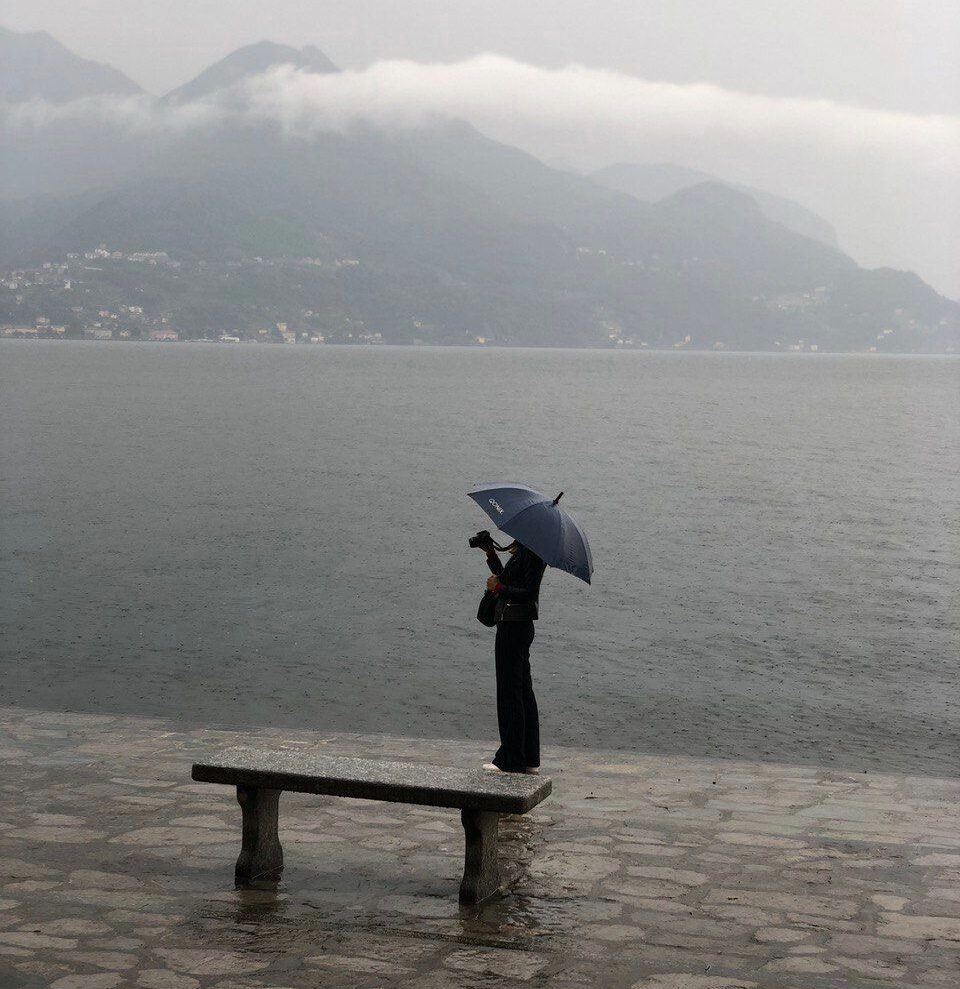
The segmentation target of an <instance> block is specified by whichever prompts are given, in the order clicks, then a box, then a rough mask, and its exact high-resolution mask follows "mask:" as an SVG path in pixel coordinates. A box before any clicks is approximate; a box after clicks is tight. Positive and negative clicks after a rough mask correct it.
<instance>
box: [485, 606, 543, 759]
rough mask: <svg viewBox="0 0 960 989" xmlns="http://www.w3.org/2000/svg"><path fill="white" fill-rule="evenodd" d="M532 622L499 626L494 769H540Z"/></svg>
mask: <svg viewBox="0 0 960 989" xmlns="http://www.w3.org/2000/svg"><path fill="white" fill-rule="evenodd" d="M531 642H533V622H532V621H506V622H499V623H498V624H497V641H496V646H495V651H496V660H497V723H498V724H499V726H500V748H499V749H497V754H496V755H495V756H494V757H493V762H494V765H496V766H499V767H500V768H501V769H505V770H508V771H510V770H520V769H523V768H524V767H526V766H539V765H540V716H539V714H538V713H537V699H536V697H534V696H533V680H532V678H531V677H530V643H531Z"/></svg>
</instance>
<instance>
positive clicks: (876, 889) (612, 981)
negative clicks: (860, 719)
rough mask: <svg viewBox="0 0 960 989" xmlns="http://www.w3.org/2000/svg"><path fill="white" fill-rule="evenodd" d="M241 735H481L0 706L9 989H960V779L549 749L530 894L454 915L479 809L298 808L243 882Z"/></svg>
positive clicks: (379, 745) (478, 751)
mask: <svg viewBox="0 0 960 989" xmlns="http://www.w3.org/2000/svg"><path fill="white" fill-rule="evenodd" d="M237 742H244V743H248V742H263V743H265V744H269V745H273V746H277V745H283V746H293V747H297V746H319V747H321V748H323V749H324V750H325V751H329V752H331V753H339V754H345V755H356V756H373V757H381V758H382V757H386V756H390V757H397V758H411V759H419V760H422V761H425V762H434V763H438V762H439V763H449V764H455V765H465V766H467V765H475V764H476V763H477V761H478V760H480V759H482V758H485V757H487V756H489V752H488V751H487V749H486V748H485V747H483V746H480V745H477V744H476V743H462V742H442V741H423V740H413V739H394V738H387V737H383V736H343V735H341V736H332V735H322V734H314V733H307V732H300V733H297V732H287V731H284V732H278V731H270V730H251V731H244V732H230V731H220V730H217V731H203V730H196V729H186V728H183V727H180V726H177V725H176V724H173V723H169V722H161V721H155V720H146V719H139V718H130V717H94V716H89V715H68V714H56V713H42V712H31V711H22V710H17V709H9V708H0V795H2V802H0V987H2V989H19V987H46V986H51V987H53V989H115V987H136V989H253V987H270V989H306V987H311V989H313V987H320V986H322V987H325V989H326V987H341V986H342V987H351V989H373V987H376V986H384V987H387V986H403V987H405V989H407V987H409V989H450V987H452V989H457V987H465V989H473V987H481V986H484V987H487V986H494V987H512V986H527V987H537V986H551V987H557V989H562V987H583V986H602V987H608V986H609V987H636V989H754V987H762V989H826V987H836V986H875V987H883V986H926V987H941V989H957V987H960V815H958V810H960V780H942V779H930V778H921V777H903V776H892V775H873V774H871V775H867V774H863V775H856V776H849V775H844V774H843V773H838V772H834V771H827V770H820V771H818V770H814V769H808V768H797V767H793V766H786V765H780V766H778V765H759V764H752V763H743V762H731V761H719V760H718V761H706V760H697V759H667V758H661V757H648V756H636V757H630V758H624V756H623V755H622V754H617V755H615V756H614V755H609V756H608V755H605V754H603V753H598V752H587V751H575V750H569V749H553V750H548V752H547V759H546V769H547V770H548V771H550V772H551V774H552V775H553V777H554V795H553V796H552V797H551V798H549V799H548V800H547V801H546V802H545V803H544V804H542V805H541V806H540V807H539V808H537V809H536V810H535V811H534V812H533V813H531V814H530V815H528V816H526V817H523V818H517V819H513V818H510V819H506V823H505V825H504V826H503V828H502V830H503V832H504V835H503V839H502V842H501V844H502V855H503V858H504V861H505V865H506V867H507V869H508V870H509V872H510V873H511V875H512V876H513V883H512V886H511V887H510V891H509V892H508V893H507V894H506V895H504V896H503V897H501V898H498V899H496V900H494V901H492V902H489V903H488V904H486V905H485V906H484V907H483V908H481V909H479V910H466V909H462V908H460V907H459V906H458V903H457V885H458V882H459V878H460V874H461V871H462V864H463V862H462V856H463V835H462V830H461V827H460V823H459V818H458V816H457V813H456V812H455V811H447V810H439V809H437V810H435V809H431V808H422V807H419V808H418V807H407V806H402V805H397V804H383V803H371V802H367V801H349V800H343V799H338V798H332V797H315V796H309V795H304V794H284V796H283V797H282V799H281V817H280V822H281V837H282V840H283V844H284V851H285V856H286V862H287V866H286V871H285V873H284V878H283V881H282V882H281V883H280V884H279V886H277V887H271V886H264V887H262V888H256V889H250V890H241V891H238V890H235V889H234V888H233V881H232V877H233V863H234V860H235V859H236V855H237V851H238V847H239V824H240V812H239V808H238V806H237V804H236V801H235V798H234V795H233V792H232V790H230V789H229V788H227V787H218V786H211V785H209V784H195V783H192V782H191V781H190V764H191V762H192V761H193V759H194V757H195V756H197V755H199V754H201V753H203V752H204V751H209V749H210V748H212V747H218V746H221V745H227V744H231V745H232V744H236V743H237Z"/></svg>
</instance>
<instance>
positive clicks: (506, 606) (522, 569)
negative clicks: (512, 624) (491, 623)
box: [487, 546, 547, 622]
mask: <svg viewBox="0 0 960 989" xmlns="http://www.w3.org/2000/svg"><path fill="white" fill-rule="evenodd" d="M487 565H488V566H489V567H490V569H491V570H492V571H493V572H494V573H495V574H496V575H497V579H498V581H499V584H498V586H497V591H496V595H497V607H496V611H495V612H494V614H495V617H496V620H497V621H498V622H502V621H525V620H533V621H535V620H536V619H537V618H539V614H538V610H537V606H538V601H539V597H540V581H541V580H542V579H543V571H544V570H545V569H546V567H547V565H546V564H545V563H544V562H543V560H541V559H540V557H539V556H537V554H536V553H534V552H533V551H532V550H529V549H527V548H526V546H521V547H520V549H518V550H517V552H516V553H514V554H513V555H512V556H511V557H510V559H509V560H507V562H506V564H503V563H501V562H500V557H499V556H497V554H496V553H489V554H488V555H487Z"/></svg>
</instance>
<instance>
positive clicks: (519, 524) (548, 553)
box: [467, 481, 593, 584]
mask: <svg viewBox="0 0 960 989" xmlns="http://www.w3.org/2000/svg"><path fill="white" fill-rule="evenodd" d="M467 494H468V496H469V497H471V498H472V499H473V500H474V501H475V502H476V503H477V504H478V505H479V506H480V507H481V508H482V509H483V510H484V511H485V512H486V513H487V515H489V516H490V518H491V519H492V520H493V522H494V524H495V525H496V527H497V528H498V529H499V530H500V531H501V532H505V533H506V534H507V535H508V536H513V538H514V539H516V540H517V542H518V543H522V544H523V545H524V546H526V547H527V549H530V550H533V552H534V553H536V554H537V556H539V557H540V559H541V560H543V562H544V563H546V564H547V565H548V566H551V567H556V568H557V569H558V570H566V571H567V573H572V574H573V575H574V577H579V578H580V579H581V580H584V581H586V582H587V583H588V584H589V583H590V575H591V574H592V573H593V555H592V554H591V552H590V543H589V542H588V541H587V534H586V533H585V532H584V531H583V529H581V528H580V526H579V525H578V523H577V522H576V521H575V520H574V518H573V516H572V515H570V514H569V513H568V512H565V511H564V510H563V509H562V508H561V507H560V506H559V504H558V502H559V501H560V499H561V497H562V496H563V492H562V491H561V492H560V494H558V495H557V497H556V498H549V497H547V495H545V494H541V493H540V492H539V491H535V490H534V489H533V488H528V487H527V486H526V485H525V484H514V483H512V482H508V481H498V482H495V483H492V484H478V485H477V487H475V488H474V489H473V490H472V491H468V492H467Z"/></svg>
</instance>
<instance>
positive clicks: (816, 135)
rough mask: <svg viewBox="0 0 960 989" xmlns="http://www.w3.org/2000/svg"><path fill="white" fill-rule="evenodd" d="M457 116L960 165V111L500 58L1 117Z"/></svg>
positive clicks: (170, 122) (339, 124)
mask: <svg viewBox="0 0 960 989" xmlns="http://www.w3.org/2000/svg"><path fill="white" fill-rule="evenodd" d="M448 117H456V118H462V119H466V120H469V121H470V122H471V123H473V124H475V125H476V126H477V127H479V128H480V129H481V130H485V131H487V132H489V133H492V134H507V133H510V134H515V133H519V132H522V131H523V130H524V128H527V129H529V130H532V131H534V132H536V133H540V134H545V133H549V132H556V133H564V132H566V133H577V132H584V131H589V132H591V133H596V132H598V131H600V132H606V133H607V135H608V136H619V137H620V138H621V139H623V140H624V142H625V144H626V145H635V144H636V142H637V141H638V140H644V139H646V140H649V139H655V140H656V141H658V142H662V141H664V140H667V141H670V140H675V141H680V142H682V143H687V142H689V141H691V140H697V141H702V142H709V141H719V142H724V143H726V142H729V141H731V140H739V141H742V142H744V143H746V144H749V145H752V146H754V147H760V146H763V145H767V146H770V145H775V146H778V147H780V148H799V149H803V150H804V151H805V152H809V151H814V150H815V151H819V152H820V153H824V154H829V155H830V156H836V155H842V156H850V155H856V156H860V155H864V154H866V155H870V156H880V157H882V158H889V159H895V160H897V161H898V162H901V163H909V164H910V165H911V166H912V167H913V168H915V169H920V170H925V171H928V170H929V171H948V170H955V169H957V168H958V166H960V118H957V117H951V116H943V115H933V114H931V115H919V114H908V113H896V112H891V111H887V110H879V109H873V108H869V107H860V106H852V105H848V104H842V103H835V102H831V101H828V100H810V99H785V98H777V97H768V96H758V95H755V94H750V93H741V92H736V91H731V90H726V89H723V88H721V87H718V86H713V85H709V84H677V83H664V82H653V81H650V80H646V79H640V78H637V77H635V76H630V75H626V74H624V73H619V72H612V71H608V70H604V69H593V68H586V67H584V66H579V65H570V66H566V67H564V68H558V69H548V68H540V67H537V66H532V65H527V64H524V63H522V62H517V61H514V60H512V59H508V58H504V57H501V56H498V55H478V56H476V57H475V58H471V59H467V60H465V61H461V62H455V63H436V64H420V63H416V62H409V61H383V62H377V63H375V64H373V65H371V66H369V67H368V68H366V69H362V70H357V71H346V72H341V73H336V74H330V75H317V74H310V73H304V72H300V71H298V70H296V69H294V68H293V67H290V66H283V67H278V68H276V69H273V70H271V71H269V72H267V73H265V74H263V75H260V76H256V77H254V78H251V79H247V80H245V81H244V82H243V83H242V84H240V85H239V86H236V87H234V88H232V89H231V90H227V91H223V92H220V93H216V94H214V95H212V96H211V97H208V98H206V99H204V100H201V101H197V102H193V103H188V104H182V105H173V106H171V105H167V104H163V103H161V102H159V101H156V100H151V99H150V98H147V97H124V98H104V97H100V98H94V99H84V100H77V101H75V102H73V103H67V104H61V105H53V104H48V103H44V102H43V101H37V100H34V101H30V102H27V103H22V104H18V105H16V106H12V107H11V106H8V107H6V108H5V111H4V113H3V118H4V120H5V122H6V124H7V127H8V128H11V127H12V128H14V129H16V128H23V127H33V128H36V127H44V126H49V125H51V124H56V123H58V122H63V121H65V120H72V119H87V120H94V121H100V122H103V123H111V124H114V125H117V126H120V127H124V128H129V129H131V130H145V131H150V130H157V129H161V130H169V129H175V130H180V129H189V128H191V127H199V126H205V125H209V124H210V123H212V122H214V121H216V120H223V119H229V118H239V119H244V118H246V119H249V118H253V119H265V120H272V121H275V122H279V123H280V124H281V125H282V126H283V127H284V128H285V129H286V130H287V131H288V132H289V133H291V134H296V135H309V134H312V133H317V132H321V131H324V130H342V129H345V128H347V127H349V126H350V125H351V124H354V123H357V122H361V121H362V122H367V123H372V124H376V125H379V126H383V127H407V126H416V125H419V124H422V123H425V122H429V121H430V120H432V119H436V118H448Z"/></svg>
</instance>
